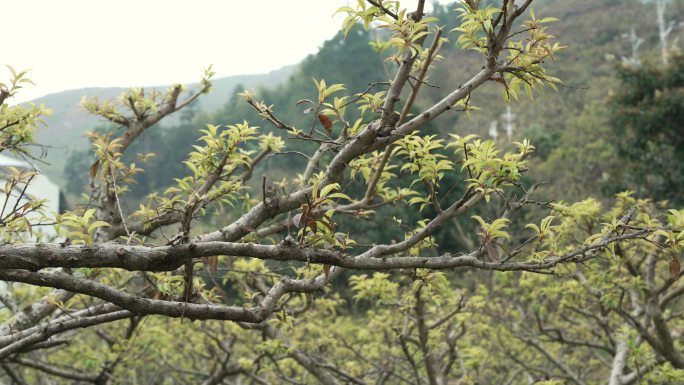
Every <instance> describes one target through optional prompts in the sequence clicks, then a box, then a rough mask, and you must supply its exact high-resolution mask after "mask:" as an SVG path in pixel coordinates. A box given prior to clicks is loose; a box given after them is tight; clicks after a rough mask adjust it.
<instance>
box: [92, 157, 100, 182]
mask: <svg viewBox="0 0 684 385" xmlns="http://www.w3.org/2000/svg"><path fill="white" fill-rule="evenodd" d="M99 168H100V160H99V159H98V160H96V161H95V163H93V164H92V165H91V166H90V179H95V177H96V176H97V170H98V169H99Z"/></svg>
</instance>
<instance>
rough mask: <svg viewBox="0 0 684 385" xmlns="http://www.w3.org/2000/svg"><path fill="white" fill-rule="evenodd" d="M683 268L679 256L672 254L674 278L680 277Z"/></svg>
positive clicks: (671, 266)
mask: <svg viewBox="0 0 684 385" xmlns="http://www.w3.org/2000/svg"><path fill="white" fill-rule="evenodd" d="M680 270H681V265H680V264H679V258H677V256H676V255H674V254H672V256H671V257H670V273H672V279H674V280H675V281H676V280H678V279H679V272H680Z"/></svg>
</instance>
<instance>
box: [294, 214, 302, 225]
mask: <svg viewBox="0 0 684 385" xmlns="http://www.w3.org/2000/svg"><path fill="white" fill-rule="evenodd" d="M302 222H303V221H302V214H301V213H299V214H297V215H295V216H294V217H292V223H294V225H295V226H297V227H302Z"/></svg>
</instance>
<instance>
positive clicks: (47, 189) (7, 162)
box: [0, 154, 60, 234]
mask: <svg viewBox="0 0 684 385" xmlns="http://www.w3.org/2000/svg"><path fill="white" fill-rule="evenodd" d="M7 167H15V168H17V169H19V170H30V171H32V170H35V169H36V168H35V167H34V166H32V165H31V164H29V163H28V162H26V161H24V160H21V159H16V158H12V157H9V156H7V155H4V154H0V170H2V171H0V182H2V179H3V175H5V174H6V170H5V169H6V168H7ZM38 171H39V172H40V170H38ZM2 183H4V182H2ZM20 187H21V188H23V185H21V186H20ZM20 194H21V191H15V192H14V194H12V195H11V196H10V197H9V199H7V198H6V196H5V194H2V195H0V207H3V206H5V203H7V204H6V207H8V209H6V210H9V209H10V208H11V207H14V204H15V203H16V201H17V199H21V200H22V201H26V202H28V199H27V197H19V195H20ZM26 194H28V195H33V196H34V197H36V198H38V199H46V205H45V212H46V213H58V212H59V211H60V207H59V187H58V186H57V185H56V184H54V183H53V182H52V181H51V180H50V179H49V178H48V177H47V176H45V175H44V174H42V173H39V174H38V175H36V176H35V177H34V178H33V179H32V180H31V183H30V184H29V185H28V187H27V188H26ZM6 200H8V202H5V201H6ZM5 214H7V213H6V212H5ZM31 217H35V218H36V219H37V214H33V213H30V214H29V218H31ZM36 230H38V229H36ZM40 230H41V231H42V233H43V234H54V231H53V230H52V227H47V226H43V228H41V229H40Z"/></svg>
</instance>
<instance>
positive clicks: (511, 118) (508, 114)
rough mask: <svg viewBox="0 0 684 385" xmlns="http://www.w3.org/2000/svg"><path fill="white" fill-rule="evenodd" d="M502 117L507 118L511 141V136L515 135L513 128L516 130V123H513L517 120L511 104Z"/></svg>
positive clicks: (507, 131) (507, 133) (507, 129)
mask: <svg viewBox="0 0 684 385" xmlns="http://www.w3.org/2000/svg"><path fill="white" fill-rule="evenodd" d="M502 117H503V118H504V120H505V123H506V127H505V130H506V136H508V141H509V142H510V141H511V138H512V137H513V130H515V124H514V123H513V122H514V120H515V114H514V113H512V112H511V106H510V105H509V106H506V113H505V114H503V115H502Z"/></svg>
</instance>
